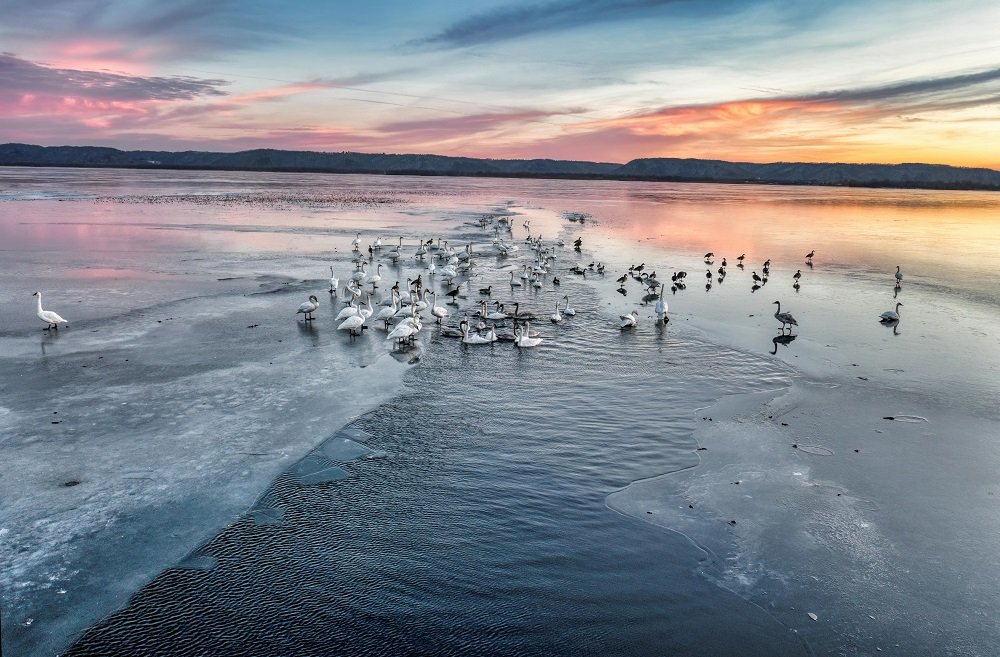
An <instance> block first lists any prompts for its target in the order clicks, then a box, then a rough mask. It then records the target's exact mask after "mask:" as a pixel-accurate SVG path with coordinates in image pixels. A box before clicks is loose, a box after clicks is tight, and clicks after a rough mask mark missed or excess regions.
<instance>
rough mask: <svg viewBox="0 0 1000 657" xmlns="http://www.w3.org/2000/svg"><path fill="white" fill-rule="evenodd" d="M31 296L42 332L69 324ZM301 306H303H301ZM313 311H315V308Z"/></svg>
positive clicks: (39, 293) (36, 294)
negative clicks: (43, 308)
mask: <svg viewBox="0 0 1000 657" xmlns="http://www.w3.org/2000/svg"><path fill="white" fill-rule="evenodd" d="M31 296H33V297H38V313H37V314H38V319H40V320H42V321H43V322H45V323H46V324H47V325H48V326H46V327H45V328H44V329H43V330H45V331H48V330H49V329H55V330H57V331H58V330H59V325H60V324H69V322H68V321H67V320H65V319H63V318H62V317H60V316H59V313H57V312H53V311H51V310H42V293H41V292H35V293H34V294H32V295H31ZM309 298H310V299H315V298H316V297H309ZM302 305H303V306H304V305H305V304H302ZM316 305H317V306H318V305H319V302H317V303H316ZM313 310H315V308H314V309H313ZM299 312H302V309H301V308H300V309H299Z"/></svg>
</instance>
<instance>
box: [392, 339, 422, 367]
mask: <svg viewBox="0 0 1000 657" xmlns="http://www.w3.org/2000/svg"><path fill="white" fill-rule="evenodd" d="M422 354H423V348H422V347H421V346H420V343H419V342H414V343H412V344H404V345H400V346H399V347H398V348H396V349H393V350H392V351H390V352H389V355H390V356H392V357H393V358H395V359H396V360H398V361H399V362H400V363H403V364H404V365H413V364H414V363H416V362H417V361H419V360H420V356H421V355H422Z"/></svg>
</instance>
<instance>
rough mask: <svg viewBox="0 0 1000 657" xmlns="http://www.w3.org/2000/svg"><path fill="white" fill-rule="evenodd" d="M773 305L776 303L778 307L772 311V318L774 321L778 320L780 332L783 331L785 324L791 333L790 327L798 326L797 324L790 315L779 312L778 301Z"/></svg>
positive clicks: (779, 305)
mask: <svg viewBox="0 0 1000 657" xmlns="http://www.w3.org/2000/svg"><path fill="white" fill-rule="evenodd" d="M774 303H776V304H777V305H778V309H777V310H775V311H774V318H775V319H776V320H778V321H779V322H781V330H782V331H784V330H785V325H786V324H787V325H788V332H789V333H791V332H792V325H795V326H798V325H799V323H798V322H797V321H795V318H794V317H792V313H783V312H781V302H780V301H775V302H774Z"/></svg>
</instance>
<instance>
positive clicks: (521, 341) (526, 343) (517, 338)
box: [514, 322, 542, 347]
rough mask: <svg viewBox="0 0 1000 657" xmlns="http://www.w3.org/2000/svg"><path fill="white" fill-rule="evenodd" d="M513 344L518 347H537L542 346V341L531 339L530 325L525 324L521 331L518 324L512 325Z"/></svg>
mask: <svg viewBox="0 0 1000 657" xmlns="http://www.w3.org/2000/svg"><path fill="white" fill-rule="evenodd" d="M514 344H515V345H517V346H518V347H537V346H538V345H540V344H542V339H541V338H533V337H531V324H529V323H527V322H525V324H524V329H523V330H522V329H521V325H520V324H515V325H514Z"/></svg>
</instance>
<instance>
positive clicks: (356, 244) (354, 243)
mask: <svg viewBox="0 0 1000 657" xmlns="http://www.w3.org/2000/svg"><path fill="white" fill-rule="evenodd" d="M351 246H352V247H354V250H355V251H358V250H359V247H360V246H361V233H358V236H357V237H355V238H354V239H353V240H351Z"/></svg>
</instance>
